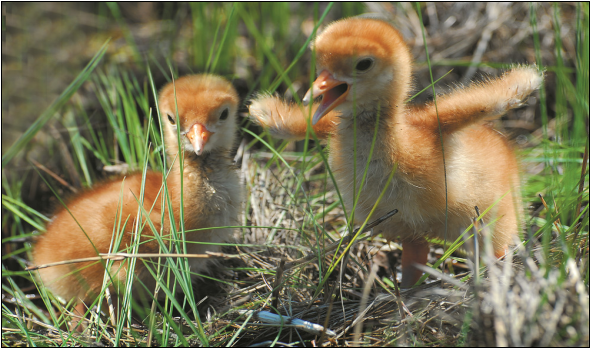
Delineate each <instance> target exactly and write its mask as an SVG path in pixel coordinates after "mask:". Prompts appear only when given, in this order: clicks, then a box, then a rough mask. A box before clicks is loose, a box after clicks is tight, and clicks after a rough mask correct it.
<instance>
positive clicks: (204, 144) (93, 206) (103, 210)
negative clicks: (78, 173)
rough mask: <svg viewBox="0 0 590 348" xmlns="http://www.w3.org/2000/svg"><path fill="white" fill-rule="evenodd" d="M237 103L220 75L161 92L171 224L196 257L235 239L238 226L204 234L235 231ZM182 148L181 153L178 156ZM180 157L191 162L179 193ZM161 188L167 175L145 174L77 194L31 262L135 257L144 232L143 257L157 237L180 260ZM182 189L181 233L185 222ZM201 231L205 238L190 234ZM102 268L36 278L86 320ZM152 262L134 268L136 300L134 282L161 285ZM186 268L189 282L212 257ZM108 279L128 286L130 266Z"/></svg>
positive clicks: (70, 268) (46, 272) (119, 264)
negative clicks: (109, 255)
mask: <svg viewBox="0 0 590 348" xmlns="http://www.w3.org/2000/svg"><path fill="white" fill-rule="evenodd" d="M238 103H239V98H238V95H237V93H236V91H235V90H234V88H233V86H232V85H231V84H230V83H229V82H228V81H226V80H225V79H223V78H221V77H217V76H213V75H191V76H185V77H181V78H179V79H178V80H176V81H175V82H174V83H169V84H167V85H166V86H165V87H164V88H163V89H162V90H161V92H160V96H159V108H160V117H161V124H162V126H163V127H164V128H165V129H164V132H165V140H164V141H165V145H166V150H167V154H168V159H169V162H168V163H173V164H172V167H171V169H170V172H169V173H168V175H167V179H166V181H165V183H166V184H167V187H168V193H169V198H170V204H171V207H172V215H173V217H174V222H173V223H174V224H175V226H176V229H177V230H178V231H179V236H180V234H181V233H184V238H185V240H186V251H187V253H189V254H204V253H205V252H206V251H219V250H220V246H216V245H209V244H199V243H203V242H205V243H220V242H224V241H227V240H228V239H230V238H231V236H232V234H233V230H232V229H231V228H224V229H213V230H207V229H206V228H208V227H220V226H236V225H238V212H239V210H240V208H241V199H242V198H241V187H240V184H239V179H238V175H237V172H236V168H235V166H234V164H233V162H232V159H231V157H230V150H231V148H232V146H233V144H234V141H235V136H236V130H237V125H236V119H235V117H236V112H237V108H238ZM176 105H177V106H178V109H176ZM177 111H178V112H177ZM176 115H178V118H177V117H176ZM177 127H179V128H180V130H179V131H178V130H177ZM178 134H180V139H178V136H177V135H178ZM179 143H180V146H181V147H182V148H183V150H184V151H180V152H179V146H178V144H179ZM181 159H182V160H183V162H184V163H183V165H184V171H183V175H182V177H183V181H182V188H181V173H180V168H181V167H180V161H181ZM163 183H164V181H163V176H162V173H156V172H151V171H148V172H147V173H146V177H145V183H142V174H141V173H138V174H133V175H128V176H126V177H125V178H123V179H119V180H114V181H110V182H107V183H103V184H101V185H99V186H98V187H95V188H93V189H91V190H88V191H86V192H84V193H82V194H80V195H78V196H77V197H75V198H74V199H73V200H72V201H71V202H69V203H68V204H67V207H68V209H69V211H68V210H66V209H63V208H62V209H60V210H59V211H58V212H57V213H56V214H55V216H54V217H53V219H52V220H51V222H50V223H49V224H48V225H47V231H46V233H44V234H43V235H42V236H40V237H39V239H38V241H37V243H36V245H35V247H34V249H33V264H35V265H45V264H49V263H54V262H59V261H66V260H74V259H80V258H87V257H95V256H98V253H108V252H111V253H115V252H133V246H137V242H136V239H137V234H138V233H141V237H140V238H139V240H140V241H141V243H140V244H139V246H137V250H136V252H137V253H142V254H143V253H154V254H157V253H159V252H160V244H159V243H158V241H157V240H156V239H155V238H154V231H155V233H158V234H159V235H160V236H161V237H162V239H163V240H164V241H165V244H166V247H167V248H168V249H169V250H170V252H174V247H173V245H171V243H170V240H171V239H172V238H173V236H172V234H171V233H172V232H171V224H170V217H169V212H168V208H166V209H165V210H164V211H163V210H162V206H163V204H162V203H163V202H164V197H163V196H164V189H163ZM181 190H182V198H183V217H184V219H183V223H184V224H183V225H184V229H183V230H181V224H180V220H181V216H180V210H181V209H180V206H181ZM142 195H143V204H142V205H143V208H144V209H145V210H144V211H143V212H142V214H141V216H142V217H141V221H140V219H139V218H138V210H139V204H138V202H140V200H141V197H142ZM166 206H167V204H166ZM148 219H149V220H150V221H151V224H152V225H153V226H154V229H153V230H152V228H151V227H150V224H148V223H147V220H148ZM162 220H163V221H164V223H162ZM119 221H120V222H119ZM203 228H205V230H199V231H193V230H196V229H203ZM117 231H119V232H118V234H117ZM118 238H120V245H119V247H118V249H117V248H115V247H114V245H116V243H115V241H116V240H117V239H118ZM105 262H106V261H104V262H82V263H73V264H66V265H61V266H53V267H48V268H42V269H40V270H39V275H40V278H41V280H42V282H43V284H44V285H45V286H47V287H48V288H49V289H50V290H51V291H52V292H53V293H54V294H56V295H59V296H61V297H62V298H64V299H66V300H70V299H77V301H78V305H77V306H76V311H77V312H78V314H80V315H82V314H83V313H84V312H85V306H84V304H86V305H90V304H92V302H93V301H94V300H95V299H96V297H97V296H98V294H100V292H101V289H102V285H103V280H104V279H105V265H106V263H105ZM153 262H157V259H155V258H153V259H147V260H144V259H140V260H137V263H136V265H135V268H134V270H133V272H134V285H133V289H134V292H137V291H139V289H141V288H143V286H141V285H137V284H135V281H136V280H137V281H139V282H141V283H143V284H145V285H146V286H147V288H148V289H150V291H151V292H152V293H153V289H154V287H155V284H156V282H155V279H154V278H153V277H152V275H151V274H150V272H149V271H148V269H147V267H146V265H149V266H150V267H151V268H152V269H155V264H154V263H153ZM188 262H189V265H190V271H191V275H192V276H194V273H199V272H203V271H207V268H208V261H207V260H206V259H198V258H189V259H188ZM108 271H109V273H110V277H112V279H113V280H115V281H119V282H125V281H126V277H127V272H128V271H129V260H124V261H116V262H114V263H113V265H112V267H110V269H109V270H108ZM106 279H109V278H108V277H107V278H106ZM110 289H111V293H113V291H114V292H115V293H117V292H120V291H121V290H123V289H124V288H123V287H120V288H119V289H120V290H119V291H117V288H115V287H112V286H111V287H110ZM119 295H121V294H119Z"/></svg>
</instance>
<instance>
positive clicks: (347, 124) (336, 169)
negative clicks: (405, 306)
mask: <svg viewBox="0 0 590 348" xmlns="http://www.w3.org/2000/svg"><path fill="white" fill-rule="evenodd" d="M313 47H314V48H315V51H316V62H317V71H318V74H319V75H318V78H317V79H316V81H315V82H314V83H313V85H312V88H311V89H310V90H309V91H308V92H307V94H306V96H305V97H304V99H303V102H304V105H307V104H308V103H310V102H311V101H312V97H313V98H316V97H319V96H322V100H321V102H315V103H314V104H313V105H312V107H311V110H312V115H313V116H311V124H312V125H313V129H314V131H315V132H316V134H317V135H318V137H319V138H320V139H322V138H323V139H325V138H327V137H328V136H331V141H330V149H329V153H330V155H329V163H330V166H331V168H332V171H333V173H334V176H335V178H336V181H337V184H338V187H339V188H340V190H341V192H342V195H343V199H344V203H345V205H346V207H347V209H348V211H349V213H350V210H351V209H352V206H353V204H352V203H353V199H354V197H355V194H356V193H355V192H353V186H355V187H356V188H357V190H358V188H359V187H361V184H362V183H361V180H362V178H363V174H364V170H365V164H366V163H367V161H369V160H370V165H369V169H368V172H367V176H366V182H365V183H364V185H363V186H362V187H363V188H362V192H361V193H360V199H359V202H358V205H357V206H356V209H355V211H354V214H355V215H354V217H355V220H356V221H364V220H365V219H366V218H367V216H368V215H369V212H370V211H371V209H372V208H373V205H374V204H375V202H376V201H377V198H378V197H379V195H380V194H381V192H382V191H383V189H384V187H385V184H386V181H387V179H388V177H389V175H390V173H391V171H392V170H393V168H394V166H395V165H396V164H397V165H398V169H397V172H396V173H395V175H394V177H393V180H392V182H391V184H390V185H389V187H388V188H387V192H386V193H385V194H384V196H383V199H382V200H381V202H380V203H379V205H378V207H377V209H376V211H375V212H374V214H373V215H372V218H373V219H375V218H378V217H380V216H383V215H385V214H386V213H387V212H389V211H391V210H393V209H395V208H397V209H398V210H399V213H398V214H397V215H395V216H394V217H393V218H391V219H389V220H387V221H386V222H384V223H382V224H381V225H379V226H378V227H377V228H376V231H375V233H383V235H384V237H386V238H388V239H390V240H391V239H394V238H396V237H399V238H400V239H401V241H402V243H403V248H404V250H403V256H402V287H405V288H407V287H410V286H412V285H413V284H415V282H416V281H417V280H418V279H419V278H420V276H421V275H422V272H420V271H419V270H418V269H417V268H415V267H414V264H415V263H419V264H425V263H426V260H427V255H428V250H429V248H428V244H427V243H426V240H425V239H424V237H426V236H428V237H438V238H441V239H442V238H443V237H444V235H445V232H444V231H445V212H446V209H445V205H446V203H445V175H444V167H443V152H442V148H441V139H440V133H439V121H438V120H440V125H441V128H442V135H443V136H442V137H443V139H442V140H443V143H444V158H445V161H446V173H447V185H448V235H447V240H450V241H454V240H455V239H456V238H458V237H459V235H460V234H461V233H463V231H465V229H466V228H467V227H468V226H469V225H470V224H471V218H472V217H473V216H474V215H475V211H474V207H475V206H478V207H479V208H480V209H481V211H483V210H485V209H486V208H488V207H490V206H492V205H493V204H494V203H495V202H496V201H498V200H499V202H498V203H497V204H496V205H495V206H494V207H493V208H492V209H491V211H490V212H489V213H488V214H486V216H485V217H484V221H485V222H491V221H494V220H495V219H498V220H497V221H495V222H494V223H493V224H492V225H491V226H490V227H491V230H492V231H493V237H492V243H493V248H494V251H495V253H496V255H497V256H500V255H503V254H504V253H505V250H506V248H507V247H508V246H509V245H510V244H511V243H512V242H513V240H514V239H515V237H516V236H517V234H518V231H519V229H520V227H521V218H522V216H523V211H522V207H521V203H520V201H521V199H520V196H519V194H520V192H519V190H520V188H519V187H520V186H519V177H518V165H517V160H516V158H515V155H514V153H513V150H512V148H511V145H510V144H509V143H508V141H507V140H506V139H505V138H504V136H502V135H501V134H500V133H498V132H497V131H496V130H494V129H493V128H491V127H490V126H487V125H485V124H484V122H483V121H485V120H491V119H494V118H497V117H499V116H501V115H502V114H503V113H505V112H506V111H507V110H509V109H511V108H514V107H518V106H519V105H521V104H522V103H523V101H524V100H525V99H526V98H527V96H528V95H529V94H530V93H531V92H533V91H534V90H536V89H537V88H539V86H540V85H541V83H542V80H543V75H542V73H541V72H539V71H538V69H537V68H536V67H526V66H521V67H515V68H513V69H512V70H510V71H508V72H506V73H505V74H504V75H503V76H501V77H499V78H496V79H490V80H488V81H485V82H481V83H474V84H472V85H471V86H469V87H467V88H462V89H456V90H455V91H453V92H451V93H449V94H447V95H443V96H438V97H437V100H436V101H437V103H436V106H435V104H434V102H431V103H428V104H426V105H410V104H406V102H405V101H406V100H407V99H408V97H409V96H410V95H409V92H410V87H411V76H412V61H413V59H412V57H411V55H410V51H409V49H408V47H407V45H406V43H405V42H404V41H403V39H402V36H401V35H400V34H399V32H398V31H397V30H396V29H394V28H393V27H392V26H391V25H390V24H389V23H387V22H385V21H381V20H378V19H369V18H358V17H354V18H348V19H344V20H340V21H336V22H334V23H332V24H330V25H329V26H328V27H327V28H326V29H325V30H324V32H322V33H321V34H320V35H319V36H318V37H317V38H316V39H315V42H314V44H313ZM437 113H438V119H437ZM250 115H251V118H252V119H253V120H254V121H255V122H257V123H259V124H260V125H262V126H263V127H264V128H265V129H267V130H268V131H269V132H270V134H272V135H274V136H276V137H280V138H285V139H293V140H294V139H304V138H305V132H306V129H307V124H308V120H309V117H310V115H309V113H308V109H307V108H306V107H298V106H296V105H293V104H289V103H286V102H284V101H282V100H281V99H279V98H277V97H273V96H270V95H264V94H263V95H260V96H258V97H257V98H255V100H253V101H252V104H251V105H250ZM355 118H356V122H357V123H356V156H357V159H356V163H357V165H356V176H355V175H354V170H355V169H354V165H353V163H354V162H353V156H354V141H353V139H355V134H354V127H353V126H354V125H353V123H354V122H355ZM375 127H377V135H376V139H375V148H374V152H373V155H372V158H369V153H370V149H371V143H372V141H373V136H374V134H375ZM355 177H356V181H357V182H356V185H353V181H354V180H355ZM505 194H506V195H505ZM503 195H505V196H504V197H503V198H502V199H501V197H502V196H503ZM479 240H482V238H480V239H479Z"/></svg>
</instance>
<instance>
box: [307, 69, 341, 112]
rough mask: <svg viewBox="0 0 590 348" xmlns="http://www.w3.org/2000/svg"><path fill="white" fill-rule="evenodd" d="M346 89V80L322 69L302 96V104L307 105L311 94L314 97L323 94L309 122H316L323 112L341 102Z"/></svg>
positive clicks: (328, 110)
mask: <svg viewBox="0 0 590 348" xmlns="http://www.w3.org/2000/svg"><path fill="white" fill-rule="evenodd" d="M348 90H349V88H348V84H347V83H346V82H343V81H340V80H336V79H335V78H334V77H332V75H331V74H330V73H329V72H328V71H327V70H324V71H322V73H321V74H320V75H319V76H318V78H317V79H316V80H315V81H314V82H313V84H312V85H311V89H310V90H309V91H307V93H306V94H305V97H303V105H308V104H309V103H310V102H311V99H312V98H311V96H312V94H313V97H314V98H316V97H319V96H320V95H323V96H324V97H323V98H322V102H321V103H320V106H319V107H318V109H317V110H316V111H315V114H314V115H313V118H312V120H311V123H312V124H316V123H317V122H318V121H319V120H320V119H321V118H322V117H323V116H324V115H325V114H327V113H328V112H330V111H331V110H332V109H334V108H335V107H337V106H338V105H340V104H342V102H343V101H344V100H345V99H346V96H347V95H348Z"/></svg>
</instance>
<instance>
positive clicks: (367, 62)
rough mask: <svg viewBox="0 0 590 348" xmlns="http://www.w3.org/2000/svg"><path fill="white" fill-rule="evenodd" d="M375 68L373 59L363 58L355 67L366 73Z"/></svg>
mask: <svg viewBox="0 0 590 348" xmlns="http://www.w3.org/2000/svg"><path fill="white" fill-rule="evenodd" d="M372 66H373V59H371V58H363V59H361V60H359V62H358V63H356V66H355V67H354V68H355V69H356V70H357V71H359V72H364V71H367V70H369V69H370V68H371V67H372Z"/></svg>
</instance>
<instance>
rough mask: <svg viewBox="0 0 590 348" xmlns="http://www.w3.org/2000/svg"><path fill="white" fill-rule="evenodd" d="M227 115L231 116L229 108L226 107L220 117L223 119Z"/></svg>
mask: <svg viewBox="0 0 590 348" xmlns="http://www.w3.org/2000/svg"><path fill="white" fill-rule="evenodd" d="M227 116H229V111H228V110H227V109H224V110H223V111H222V112H221V116H219V119H220V120H222V121H223V120H225V119H226V118H227Z"/></svg>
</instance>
